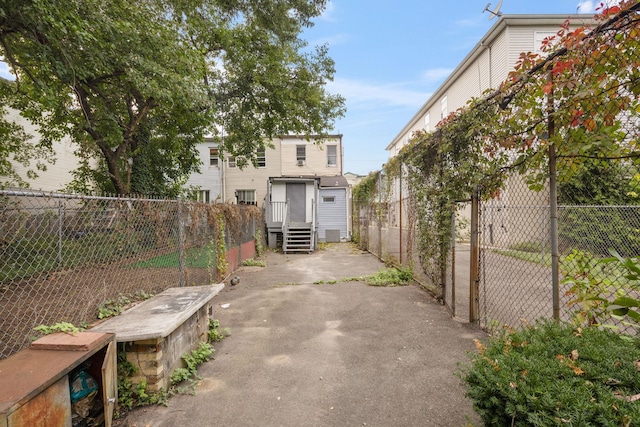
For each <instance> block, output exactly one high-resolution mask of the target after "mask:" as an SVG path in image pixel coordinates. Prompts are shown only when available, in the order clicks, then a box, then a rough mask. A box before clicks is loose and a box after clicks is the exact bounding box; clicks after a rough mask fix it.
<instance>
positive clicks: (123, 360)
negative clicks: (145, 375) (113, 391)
mask: <svg viewBox="0 0 640 427" xmlns="http://www.w3.org/2000/svg"><path fill="white" fill-rule="evenodd" d="M117 371H118V406H119V407H120V408H122V409H124V410H130V409H132V408H134V407H138V406H146V405H166V404H167V401H168V399H169V394H168V393H167V392H166V391H164V390H160V391H159V392H157V393H149V392H148V390H147V382H146V381H141V382H139V383H138V384H135V385H134V384H133V382H132V381H131V377H132V376H133V375H134V374H135V373H136V372H138V368H137V367H136V366H135V365H134V364H133V363H131V362H129V361H128V360H127V356H126V353H125V352H124V351H120V352H118V363H117ZM117 415H118V414H117ZM119 415H121V413H120V414H119Z"/></svg>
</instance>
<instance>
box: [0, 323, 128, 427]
mask: <svg viewBox="0 0 640 427" xmlns="http://www.w3.org/2000/svg"><path fill="white" fill-rule="evenodd" d="M87 360H90V361H91V362H92V366H95V368H94V369H93V371H94V372H92V373H93V374H94V377H95V378H96V379H97V382H98V384H99V386H100V387H99V394H100V398H101V399H102V401H103V402H104V418H105V426H107V427H110V426H111V423H112V419H113V411H114V409H115V404H116V400H117V374H116V348H115V336H114V334H109V333H95V332H79V333H77V334H74V335H70V334H64V333H61V334H52V335H47V336H45V337H43V338H41V339H40V340H37V341H35V342H34V343H33V344H32V345H31V347H30V348H28V349H26V350H22V351H20V352H18V353H16V354H14V355H13V356H10V357H8V358H7V359H4V360H0V427H22V426H71V396H70V391H69V373H70V372H72V371H73V370H74V369H75V368H77V367H78V366H80V365H81V364H82V363H84V362H85V361H87Z"/></svg>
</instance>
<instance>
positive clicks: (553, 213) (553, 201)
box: [547, 70, 560, 320]
mask: <svg viewBox="0 0 640 427" xmlns="http://www.w3.org/2000/svg"><path fill="white" fill-rule="evenodd" d="M547 81H548V82H549V83H550V87H551V92H550V93H549V95H548V97H547V120H548V123H547V125H548V129H547V132H548V135H549V210H550V215H549V216H550V220H551V222H550V226H551V230H550V231H551V283H552V286H551V288H552V293H553V296H552V299H553V319H554V320H560V274H559V264H560V256H559V253H558V193H557V185H558V182H557V168H556V147H555V144H554V143H553V142H551V141H552V138H553V136H554V134H555V121H554V120H553V111H554V106H553V72H552V71H551V70H550V71H549V73H548V74H547Z"/></svg>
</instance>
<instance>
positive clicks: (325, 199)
mask: <svg viewBox="0 0 640 427" xmlns="http://www.w3.org/2000/svg"><path fill="white" fill-rule="evenodd" d="M322 203H327V204H328V203H331V204H335V203H336V196H322Z"/></svg>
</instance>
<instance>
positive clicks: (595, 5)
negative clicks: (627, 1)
mask: <svg viewBox="0 0 640 427" xmlns="http://www.w3.org/2000/svg"><path fill="white" fill-rule="evenodd" d="M601 3H604V5H605V6H606V7H611V6H616V5H618V4H620V0H596V1H592V0H585V1H581V2H578V6H577V7H576V11H577V12H579V13H596V12H602V8H601V7H600V4H601ZM596 9H597V10H596Z"/></svg>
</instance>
